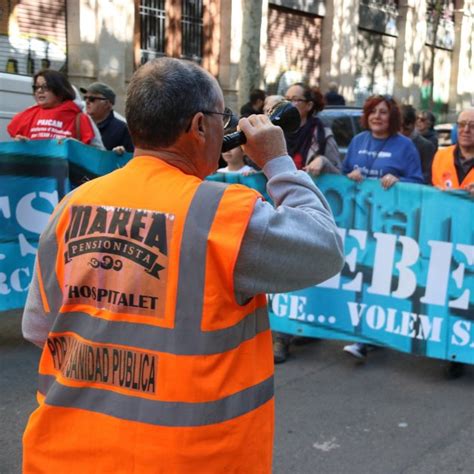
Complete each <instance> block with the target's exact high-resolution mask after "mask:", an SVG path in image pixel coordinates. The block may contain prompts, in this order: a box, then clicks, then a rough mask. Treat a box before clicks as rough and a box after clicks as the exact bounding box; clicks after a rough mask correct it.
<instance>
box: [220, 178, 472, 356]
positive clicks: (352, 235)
mask: <svg viewBox="0 0 474 474" xmlns="http://www.w3.org/2000/svg"><path fill="white" fill-rule="evenodd" d="M237 176H238V175H234V176H233V177H232V178H229V177H227V176H222V177H221V176H218V177H217V178H215V179H221V180H225V181H229V179H233V180H234V181H237V182H241V183H243V184H249V185H253V184H255V178H254V177H252V176H250V177H242V176H239V177H237ZM250 178H251V179H252V180H253V182H252V183H250V181H249V180H250ZM317 184H318V186H319V187H320V189H321V190H322V191H323V192H324V194H325V196H326V198H327V199H328V201H329V204H330V205H331V208H332V210H333V213H334V217H335V219H336V222H337V224H338V227H339V231H340V234H341V236H342V238H343V240H344V246H345V254H346V265H345V267H344V269H343V271H342V272H341V274H339V275H336V276H335V277H333V278H331V279H330V280H328V281H326V282H324V283H322V284H320V285H318V286H315V287H312V288H307V289H304V290H300V291H295V292H290V293H286V294H275V295H268V300H269V310H270V319H271V325H272V328H273V329H274V330H277V331H281V332H286V333H290V334H296V335H302V336H309V337H317V338H328V339H345V340H349V341H355V342H357V341H360V342H369V343H372V344H377V345H385V346H389V347H392V348H394V349H397V350H400V351H403V352H409V353H414V354H420V355H425V356H429V357H436V358H440V359H447V360H456V361H459V362H467V363H471V364H472V363H474V311H473V307H474V245H473V241H474V239H473V233H474V224H473V222H474V214H473V210H474V202H473V200H472V198H470V197H469V195H468V194H467V193H465V192H449V193H448V192H441V191H438V190H437V189H434V188H432V187H429V186H421V185H414V184H404V183H398V184H397V185H396V186H394V187H393V188H391V189H389V190H384V189H383V188H382V187H381V186H380V183H379V182H378V181H365V182H364V183H362V184H357V183H356V182H354V181H351V180H349V179H347V178H345V177H342V176H329V175H326V176H324V177H322V178H320V179H318V181H317ZM253 187H255V186H253ZM260 190H262V188H260ZM315 238H317V236H315Z"/></svg>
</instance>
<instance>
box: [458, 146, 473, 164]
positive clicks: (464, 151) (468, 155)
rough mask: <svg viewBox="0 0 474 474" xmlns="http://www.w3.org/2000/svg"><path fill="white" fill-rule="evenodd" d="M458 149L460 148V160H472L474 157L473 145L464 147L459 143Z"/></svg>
mask: <svg viewBox="0 0 474 474" xmlns="http://www.w3.org/2000/svg"><path fill="white" fill-rule="evenodd" d="M459 149H460V150H461V159H462V160H466V161H467V160H472V159H473V158H474V146H471V147H465V146H462V145H459Z"/></svg>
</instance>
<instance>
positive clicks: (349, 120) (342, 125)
mask: <svg viewBox="0 0 474 474" xmlns="http://www.w3.org/2000/svg"><path fill="white" fill-rule="evenodd" d="M361 116H362V109H361V108H360V107H347V106H344V105H342V106H330V107H326V108H325V109H324V110H322V111H321V112H319V114H318V117H319V118H320V119H321V120H322V121H323V123H324V124H325V125H326V126H327V127H330V128H331V130H332V133H333V134H334V139H335V140H336V143H337V145H338V148H339V153H341V157H342V158H344V157H345V156H346V153H347V148H348V147H349V143H350V142H351V140H352V137H353V136H354V135H357V134H358V133H360V132H362V130H363V129H362V126H361V125H360V118H361Z"/></svg>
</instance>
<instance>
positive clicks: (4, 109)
mask: <svg viewBox="0 0 474 474" xmlns="http://www.w3.org/2000/svg"><path fill="white" fill-rule="evenodd" d="M32 85H33V79H32V78H31V77H30V76H21V75H19V74H9V73H6V72H0V141H11V140H12V139H11V137H10V135H9V134H8V132H7V125H8V124H9V123H10V121H11V119H12V118H13V117H14V115H15V114H17V113H18V112H21V111H22V110H25V109H26V108H27V107H30V106H31V105H34V104H35V99H34V97H33V94H32V91H31V86H32Z"/></svg>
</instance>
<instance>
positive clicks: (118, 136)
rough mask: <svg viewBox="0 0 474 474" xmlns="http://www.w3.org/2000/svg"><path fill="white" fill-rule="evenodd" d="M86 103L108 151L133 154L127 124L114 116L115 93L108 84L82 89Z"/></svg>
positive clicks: (98, 83)
mask: <svg viewBox="0 0 474 474" xmlns="http://www.w3.org/2000/svg"><path fill="white" fill-rule="evenodd" d="M81 92H82V93H83V94H84V101H85V103H86V112H87V113H88V114H89V115H90V116H91V117H92V119H93V120H94V122H95V123H96V125H97V127H98V128H99V131H100V134H101V136H102V141H103V142H104V146H105V148H106V150H112V151H114V152H115V153H117V154H120V155H121V154H123V153H125V152H126V151H127V152H133V143H132V139H131V138H130V133H129V131H128V127H127V124H126V123H125V122H124V121H122V120H120V119H118V118H117V117H116V116H115V114H114V110H113V109H114V105H115V92H114V91H113V89H112V88H110V87H109V86H108V85H107V84H104V83H102V82H94V83H92V84H91V85H89V87H87V88H83V87H81Z"/></svg>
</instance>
